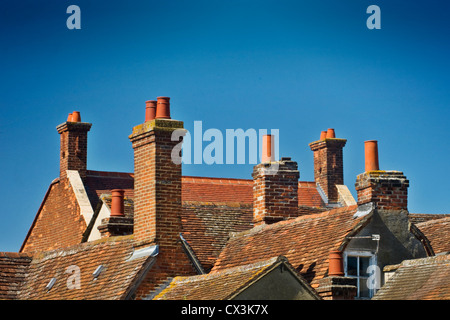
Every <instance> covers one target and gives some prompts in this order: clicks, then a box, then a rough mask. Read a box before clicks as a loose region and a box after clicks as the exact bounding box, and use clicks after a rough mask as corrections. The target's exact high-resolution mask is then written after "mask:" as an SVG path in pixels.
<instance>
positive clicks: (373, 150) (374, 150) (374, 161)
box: [364, 140, 380, 172]
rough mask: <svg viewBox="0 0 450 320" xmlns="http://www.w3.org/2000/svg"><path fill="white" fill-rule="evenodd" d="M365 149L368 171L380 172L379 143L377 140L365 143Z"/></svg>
mask: <svg viewBox="0 0 450 320" xmlns="http://www.w3.org/2000/svg"><path fill="white" fill-rule="evenodd" d="M364 148H365V168H366V172H367V171H373V170H380V166H379V163H378V142H377V140H368V141H364Z"/></svg>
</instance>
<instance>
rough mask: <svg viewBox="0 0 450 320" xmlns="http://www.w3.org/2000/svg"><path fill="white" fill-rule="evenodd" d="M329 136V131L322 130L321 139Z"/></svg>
mask: <svg viewBox="0 0 450 320" xmlns="http://www.w3.org/2000/svg"><path fill="white" fill-rule="evenodd" d="M326 138H327V132H326V131H322V132H321V133H320V140H325V139H326Z"/></svg>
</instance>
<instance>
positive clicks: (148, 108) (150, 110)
mask: <svg viewBox="0 0 450 320" xmlns="http://www.w3.org/2000/svg"><path fill="white" fill-rule="evenodd" d="M155 117H156V100H148V101H146V102H145V122H147V121H151V120H153V119H155Z"/></svg>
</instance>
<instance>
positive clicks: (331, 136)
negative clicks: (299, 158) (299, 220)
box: [309, 128, 347, 205]
mask: <svg viewBox="0 0 450 320" xmlns="http://www.w3.org/2000/svg"><path fill="white" fill-rule="evenodd" d="M346 143H347V140H346V139H337V138H336V133H335V131H334V129H332V128H330V129H328V130H327V131H322V132H321V134H320V140H318V141H314V142H312V143H310V144H309V146H310V148H311V150H312V151H313V152H314V180H315V182H316V185H318V186H319V187H320V189H321V190H322V191H323V193H324V194H325V196H326V198H327V202H328V205H334V204H338V203H339V193H338V189H337V188H336V185H343V184H344V160H343V152H342V149H343V148H344V146H345V144H346Z"/></svg>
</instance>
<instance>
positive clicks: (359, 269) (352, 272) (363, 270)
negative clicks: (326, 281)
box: [344, 251, 377, 299]
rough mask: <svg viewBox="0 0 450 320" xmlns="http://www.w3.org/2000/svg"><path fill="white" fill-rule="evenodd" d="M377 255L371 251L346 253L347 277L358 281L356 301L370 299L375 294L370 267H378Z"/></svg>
mask: <svg viewBox="0 0 450 320" xmlns="http://www.w3.org/2000/svg"><path fill="white" fill-rule="evenodd" d="M376 262H377V261H376V255H374V254H373V253H372V252H370V251H348V252H347V251H346V252H345V253H344V271H345V276H346V277H351V278H356V279H357V287H358V290H357V295H356V297H355V298H356V299H370V298H372V297H373V295H374V294H375V288H373V285H371V283H372V277H373V271H372V270H371V268H369V267H370V266H376Z"/></svg>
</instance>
